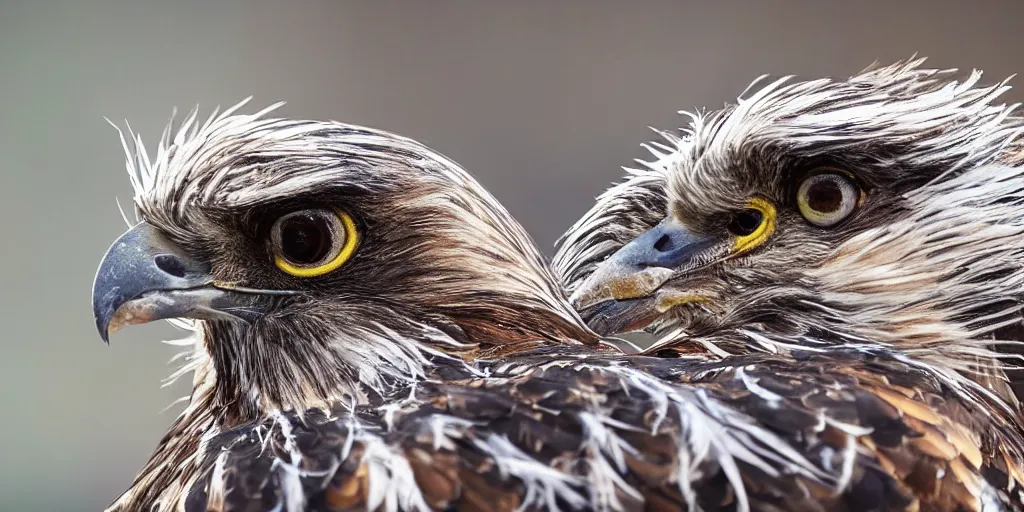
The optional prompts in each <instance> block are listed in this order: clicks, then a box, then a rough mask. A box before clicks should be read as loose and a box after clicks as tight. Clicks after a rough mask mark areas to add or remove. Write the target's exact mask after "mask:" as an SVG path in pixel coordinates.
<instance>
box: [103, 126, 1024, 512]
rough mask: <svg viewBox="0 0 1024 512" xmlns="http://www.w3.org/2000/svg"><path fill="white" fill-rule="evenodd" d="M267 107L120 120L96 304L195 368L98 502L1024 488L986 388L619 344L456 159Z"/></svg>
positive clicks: (452, 505)
mask: <svg viewBox="0 0 1024 512" xmlns="http://www.w3.org/2000/svg"><path fill="white" fill-rule="evenodd" d="M266 113H267V111H263V112H259V113H257V114H254V115H243V114H238V113H236V109H229V110H228V111H227V112H225V113H223V114H219V115H214V116H211V117H210V118H209V120H208V121H206V122H205V123H199V122H197V119H196V115H195V114H193V115H191V116H189V117H188V119H186V121H185V122H184V123H183V125H182V127H181V128H180V129H179V130H177V131H176V132H175V134H174V135H173V137H172V131H171V129H170V127H169V128H168V130H167V131H166V132H165V134H164V137H163V138H162V140H161V143H160V144H159V146H158V148H157V150H156V152H155V155H154V156H153V157H152V158H150V157H149V154H148V153H147V151H146V150H145V149H144V147H143V145H142V144H141V141H140V140H139V139H138V138H137V137H135V136H134V135H131V136H130V137H129V138H130V140H131V141H132V143H131V144H129V143H127V142H126V143H125V144H124V145H125V150H126V153H127V154H128V161H127V166H128V170H129V174H130V176H131V179H132V184H133V186H134V189H135V197H134V203H135V206H136V213H137V215H138V217H140V219H141V220H140V222H139V223H138V224H137V225H135V226H134V227H132V228H131V229H129V230H128V231H127V232H126V233H125V234H124V235H122V236H121V237H120V238H119V239H118V240H117V241H115V242H114V244H113V245H112V246H111V248H110V249H109V250H108V252H107V253H106V255H105V256H104V258H103V260H102V262H101V263H100V266H99V270H98V272H97V276H96V281H95V284H94V289H93V309H94V314H95V316H96V321H97V327H98V329H99V331H100V334H101V336H102V337H103V338H104V339H107V337H108V335H109V334H110V333H112V332H113V331H116V330H117V329H119V328H121V327H123V326H125V325H128V324H135V323H143V322H148V321H153V320H158V319H186V320H187V321H188V322H189V323H187V324H183V325H185V326H187V327H189V328H191V329H193V331H194V333H193V335H192V337H191V338H189V339H188V340H186V343H185V344H186V345H187V350H188V352H187V354H188V356H187V364H186V365H185V366H184V367H183V368H182V369H181V371H180V372H179V375H185V374H188V373H192V374H193V376H192V382H193V389H192V393H191V396H190V397H189V401H188V404H187V406H186V407H185V409H184V411H182V413H181V414H180V415H179V417H178V418H177V419H176V421H175V422H174V424H173V425H172V426H171V427H170V429H169V431H168V432H167V434H166V435H165V436H164V438H163V439H161V440H160V442H159V444H158V445H157V447H156V450H155V451H154V453H153V454H152V456H151V458H150V460H149V461H148V462H147V463H146V465H145V466H144V467H143V468H142V469H141V470H140V471H139V473H138V475H137V476H136V478H135V480H134V481H133V482H132V484H131V486H130V487H129V488H128V489H127V490H126V491H125V492H124V494H123V495H122V496H120V497H119V498H118V499H117V500H116V501H115V502H114V503H113V504H112V505H111V506H110V508H109V510H116V511H135V510H146V511H149V510H155V511H172V510H175V511H176V510H188V511H193V510H196V511H205V510H218V511H220V510H225V511H226V510H282V511H289V512H295V511H301V510H325V511H326V510H331V511H335V510H389V511H390V510H430V509H433V510H641V509H651V510H680V509H687V510H740V511H745V510H825V509H832V510H850V511H853V510H952V509H962V510H1024V505H1022V504H1021V494H1020V493H1021V489H1022V485H1024V470H1022V465H1021V461H1022V460H1024V456H1022V454H1024V445H1022V443H1021V442H1020V439H1019V437H1017V434H1018V430H1017V429H1018V427H1017V425H1016V424H1014V423H1013V422H1012V421H1011V420H1009V419H1008V418H1010V415H1011V411H1012V409H1011V407H1010V406H1009V405H1008V404H1006V403H1005V402H1004V401H1003V400H1001V399H1000V398H999V396H997V395H994V394H992V393H990V392H988V390H987V389H986V388H985V387H983V386H981V385H979V384H977V383H975V382H973V381H964V380H962V379H958V378H956V376H955V375H953V374H951V373H949V372H943V371H941V370H939V369H936V368H935V367H934V366H932V365H929V364H925V363H922V362H921V361H919V360H917V359H914V358H912V357H908V356H907V355H905V354H903V353H900V352H898V351H893V350H889V349H888V348H887V347H884V346H870V347H859V346H853V345H851V346H849V347H833V348H832V350H830V351H828V352H814V351H792V352H791V353H786V354H765V353H751V354H741V355H736V356H733V357H732V358H729V359H721V360H720V359H716V358H711V357H706V356H705V355H703V354H694V355H692V356H685V357H672V358H667V357H652V356H648V355H626V354H622V353H620V352H618V351H617V350H614V349H613V348H610V347H608V346H607V345H605V344H603V343H601V340H600V339H599V337H598V336H597V335H596V334H595V333H594V332H593V331H592V330H590V329H589V328H588V327H587V326H586V325H585V323H584V322H583V321H582V319H581V318H580V316H579V315H578V314H577V313H576V312H575V311H574V309H573V308H572V307H571V306H570V304H569V302H568V300H567V298H566V297H565V295H564V292H563V291H562V290H561V287H560V283H559V280H558V279H557V278H556V277H555V275H554V274H553V273H552V272H551V271H550V270H549V269H548V268H547V267H546V265H545V262H544V259H543V258H542V256H541V255H540V252H539V251H538V250H537V249H536V248H535V247H534V245H533V243H532V241H531V240H530V238H529V237H528V236H527V235H526V233H525V231H524V230H523V229H522V227H520V226H519V224H518V223H516V222H515V221H514V220H513V219H512V218H511V217H510V216H509V214H508V213H507V211H506V210H505V209H504V208H503V207H502V206H501V205H500V204H499V203H498V202H497V201H496V200H495V199H494V198H493V197H492V196H491V195H490V194H488V193H487V192H486V191H484V190H483V189H482V188H481V187H480V186H479V185H478V184H477V183H476V182H475V181H474V180H473V179H472V178H470V176H469V175H468V174H467V173H466V172H465V171H464V170H463V169H461V168H460V167H459V166H458V165H457V164H456V163H454V162H453V161H451V160H449V159H447V158H445V157H444V156H442V155H440V154H438V153H437V152H435V151H433V150H431V149H429V148H427V147H425V146H423V145H422V144H419V143H417V142H415V141H412V140H410V139H407V138H404V137H400V136H397V135H394V134H390V133H387V132H382V131H378V130H373V129H368V128H362V127H357V126H352V125H347V124H343V123H338V122H324V121H308V120H289V119H273V118H267V117H266ZM626 314H627V315H628V314H629V313H628V312H626ZM828 339H830V338H827V337H825V338H823V340H822V342H825V341H827V340H828ZM957 341H958V340H952V341H951V342H957Z"/></svg>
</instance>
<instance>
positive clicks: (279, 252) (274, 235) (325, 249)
mask: <svg viewBox="0 0 1024 512" xmlns="http://www.w3.org/2000/svg"><path fill="white" fill-rule="evenodd" d="M357 239H358V233H357V232H356V225H355V222H353V221H352V218H351V217H349V216H348V214H346V213H345V212H342V211H339V210H300V211H297V212H292V213H289V214H287V215H284V216H282V217H281V218H279V219H277V221H276V222H274V226H273V227H272V228H271V230H270V241H271V245H272V246H273V251H274V264H275V265H277V268H279V269H281V270H283V271H284V272H286V273H288V274H291V275H293V276H298V277H315V276H320V275H323V274H326V273H328V272H331V271H333V270H336V269H337V268H338V267H340V266H341V265H342V264H343V263H345V261H347V260H348V259H349V258H350V257H352V252H353V251H354V250H355V246H356V242H357Z"/></svg>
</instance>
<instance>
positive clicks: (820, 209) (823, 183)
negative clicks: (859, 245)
mask: <svg viewBox="0 0 1024 512" xmlns="http://www.w3.org/2000/svg"><path fill="white" fill-rule="evenodd" d="M860 196H861V191H860V188H859V187H858V186H857V184H856V183H854V181H853V180H852V179H851V178H850V177H849V176H847V175H845V174H842V173H838V172H826V173H821V174H815V175H813V176H810V177H808V178H807V179H805V180H804V182H803V183H801V184H800V188H799V190H797V193H796V203H797V206H798V207H799V208H800V214H801V215H803V216H804V218H805V219H807V222H810V223H811V224H814V225H815V226H818V227H823V228H827V227H830V226H834V225H836V224H838V223H839V222H840V221H842V220H843V219H845V218H847V217H849V216H850V214H851V213H853V210H854V209H855V208H856V207H857V203H858V202H859V201H860Z"/></svg>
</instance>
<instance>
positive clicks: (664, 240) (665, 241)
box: [654, 235, 674, 252]
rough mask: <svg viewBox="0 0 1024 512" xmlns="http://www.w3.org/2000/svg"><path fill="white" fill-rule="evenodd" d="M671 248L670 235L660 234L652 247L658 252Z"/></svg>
mask: <svg viewBox="0 0 1024 512" xmlns="http://www.w3.org/2000/svg"><path fill="white" fill-rule="evenodd" d="M673 248H674V247H673V244H672V237H670V236H668V235H661V237H660V238H658V240H656V241H655V242H654V249H655V250H657V251H658V252H666V251H671V250H672V249H673Z"/></svg>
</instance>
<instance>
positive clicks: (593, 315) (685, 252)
mask: <svg viewBox="0 0 1024 512" xmlns="http://www.w3.org/2000/svg"><path fill="white" fill-rule="evenodd" d="M720 242H722V239H719V238H715V237H709V236H703V235H699V234H695V233H693V232H691V231H689V230H687V229H686V228H685V227H683V226H682V225H681V224H679V223H678V222H675V221H674V220H672V219H671V218H666V219H665V220H663V221H661V222H660V223H659V224H658V225H657V226H655V227H654V228H653V229H651V230H649V231H647V232H645V233H643V234H641V235H640V236H638V237H636V238H635V239H633V240H632V241H631V242H629V243H628V244H626V245H624V246H623V247H622V248H620V249H619V250H618V252H616V253H615V254H613V255H612V256H611V257H610V258H608V259H607V260H605V261H604V262H602V263H601V265H600V266H598V268H597V270H596V271H594V273H593V274H591V275H590V277H588V278H587V279H586V280H584V281H583V283H582V284H581V285H580V286H579V288H577V289H576V291H575V292H574V293H573V294H572V297H571V299H570V300H571V301H572V304H573V307H575V308H576V309H577V310H579V311H580V314H581V315H582V316H583V318H584V320H586V321H587V323H588V324H589V325H590V327H591V328H592V329H594V330H595V331H596V332H598V333H600V334H613V333H620V332H627V331H630V330H635V329H637V328H640V327H643V326H645V325H646V324H648V323H650V322H651V321H653V320H654V319H655V318H656V317H657V316H658V315H660V314H661V313H662V312H664V308H662V307H659V304H658V301H657V300H654V297H653V294H655V292H657V291H658V289H659V288H660V287H661V286H662V285H664V284H665V283H666V282H668V281H669V280H670V279H672V278H673V277H676V276H678V275H680V273H681V272H684V271H686V270H687V269H692V268H694V267H695V266H697V264H698V262H700V261H703V259H706V257H707V254H708V252H709V250H710V249H711V248H713V247H715V246H716V245H718V244H719V243H720ZM668 299H670V300H674V301H675V302H674V304H679V303H682V302H685V300H684V299H683V296H680V295H675V296H672V297H668Z"/></svg>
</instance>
